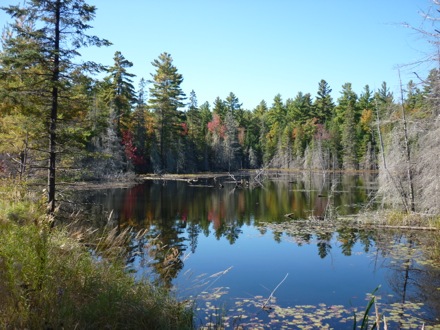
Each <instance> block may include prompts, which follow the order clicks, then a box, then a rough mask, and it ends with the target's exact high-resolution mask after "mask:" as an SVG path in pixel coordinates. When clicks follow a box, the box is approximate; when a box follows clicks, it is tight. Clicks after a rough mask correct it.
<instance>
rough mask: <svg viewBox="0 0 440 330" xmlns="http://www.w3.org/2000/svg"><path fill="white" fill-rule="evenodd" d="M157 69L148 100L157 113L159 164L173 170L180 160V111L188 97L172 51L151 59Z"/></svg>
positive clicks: (162, 168) (164, 168) (163, 168)
mask: <svg viewBox="0 0 440 330" xmlns="http://www.w3.org/2000/svg"><path fill="white" fill-rule="evenodd" d="M152 65H153V66H154V67H155V68H156V72H155V73H154V74H152V78H153V79H152V81H151V82H152V83H153V87H151V88H150V99H149V104H150V107H151V109H152V110H153V112H154V114H155V119H156V135H157V142H158V144H159V146H158V150H159V158H160V164H158V165H159V168H160V169H161V170H167V171H174V170H175V168H176V167H175V166H176V164H177V151H178V150H177V142H178V140H179V134H180V133H181V131H182V126H181V112H180V110H179V109H180V108H183V106H184V103H183V101H184V100H185V94H184V93H183V91H182V89H181V87H180V85H181V84H182V82H183V76H182V75H181V74H180V73H178V71H177V68H176V67H175V66H174V65H173V59H172V57H171V55H170V54H168V53H162V54H160V55H159V58H158V59H155V60H154V61H153V62H152Z"/></svg>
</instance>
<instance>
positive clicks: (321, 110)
mask: <svg viewBox="0 0 440 330" xmlns="http://www.w3.org/2000/svg"><path fill="white" fill-rule="evenodd" d="M331 91H332V90H331V88H330V86H329V85H328V83H327V82H326V81H325V80H324V79H322V80H321V81H320V82H319V87H318V96H317V97H316V99H315V102H314V103H313V109H314V112H315V116H316V118H317V119H318V123H320V124H324V123H326V122H327V121H329V120H330V119H331V118H332V116H333V111H334V108H335V104H334V103H333V99H332V97H331V94H330V93H331Z"/></svg>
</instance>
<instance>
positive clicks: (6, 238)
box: [0, 181, 193, 329]
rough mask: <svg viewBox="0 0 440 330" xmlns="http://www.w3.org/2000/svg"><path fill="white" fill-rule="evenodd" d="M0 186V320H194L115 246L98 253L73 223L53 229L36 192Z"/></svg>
mask: <svg viewBox="0 0 440 330" xmlns="http://www.w3.org/2000/svg"><path fill="white" fill-rule="evenodd" d="M0 194H1V195H0V241H1V242H2V244H1V245H0V297H1V298H0V328H2V329H7V328H20V329H24V328H30V329H43V328H54V329H59V328H64V329H74V328H76V329H101V328H105V329H120V328H124V329H191V328H192V327H193V325H192V310H191V309H188V308H187V307H185V306H184V305H183V304H181V303H179V302H178V301H177V300H176V299H174V298H173V297H172V296H170V295H169V293H168V292H167V291H165V290H163V289H161V288H158V287H154V286H152V285H151V284H150V283H148V282H140V283H139V282H135V281H134V279H133V277H132V276H130V274H128V273H127V272H126V270H125V265H124V262H123V260H122V259H121V258H119V256H118V254H117V253H116V254H112V255H111V257H108V256H107V257H101V256H99V254H98V252H97V251H98V250H97V249H96V246H95V247H91V246H93V244H92V245H89V244H85V241H86V240H84V237H85V236H84V234H83V233H82V232H81V231H78V228H76V229H75V230H74V229H73V227H69V226H62V225H60V226H56V227H55V228H53V229H51V228H50V227H51V226H50V221H48V220H47V218H46V216H45V212H44V210H45V208H44V206H43V205H44V204H43V203H42V202H40V196H38V194H35V193H31V192H29V190H28V189H26V187H25V186H20V185H17V184H16V183H14V182H5V181H2V182H1V186H0ZM102 241H103V240H101V242H102Z"/></svg>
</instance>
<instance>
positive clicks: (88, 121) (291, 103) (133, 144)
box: [0, 0, 440, 211]
mask: <svg viewBox="0 0 440 330" xmlns="http://www.w3.org/2000/svg"><path fill="white" fill-rule="evenodd" d="M3 9H4V10H5V11H6V13H7V14H9V16H10V17H11V21H10V22H9V24H8V25H7V26H6V27H5V28H4V31H3V34H2V40H1V41H2V47H1V53H0V77H1V79H0V121H1V124H0V140H1V141H2V143H1V145H0V174H1V175H2V176H12V177H19V178H21V179H23V180H24V179H30V178H31V179H35V180H38V179H41V178H45V177H48V191H49V192H48V194H49V195H48V200H49V202H50V201H54V200H55V188H54V187H55V185H56V184H55V182H56V181H57V182H58V181H60V182H63V181H72V180H75V181H84V180H86V181H87V180H93V181H99V180H113V179H115V178H117V177H120V176H122V175H126V174H127V173H136V174H145V173H155V174H164V173H180V174H181V173H196V172H206V171H211V172H219V171H221V172H233V171H236V170H240V169H262V168H272V169H273V168H275V169H300V170H348V171H352V170H368V171H370V170H373V171H376V170H381V178H382V180H383V181H384V182H388V186H387V189H386V190H387V191H385V193H389V194H390V195H391V196H400V197H402V196H403V197H404V199H405V200H406V201H405V203H404V204H405V205H406V207H407V208H409V209H415V208H417V209H419V210H423V211H434V210H437V209H438V205H440V203H438V202H439V200H438V197H433V196H436V195H437V196H438V195H440V194H438V187H437V186H438V180H439V179H438V178H439V173H438V166H437V161H438V155H439V149H440V147H439V143H438V136H439V134H438V132H439V102H438V98H439V93H440V84H439V77H440V76H439V70H438V69H437V68H434V69H432V70H431V71H430V72H429V74H428V75H427V76H424V77H421V76H420V75H418V74H417V73H415V74H414V80H411V81H406V82H401V93H399V95H395V93H392V92H390V88H389V86H388V85H387V82H385V81H384V82H383V83H382V85H381V86H380V88H378V89H377V90H372V89H371V88H370V87H369V85H368V82H365V87H364V88H363V89H362V90H360V91H355V90H353V88H352V84H351V83H350V82H346V83H345V84H344V85H343V86H330V85H329V83H328V82H327V81H326V80H325V79H322V80H321V81H317V82H316V91H315V92H313V93H309V92H298V93H297V94H296V95H293V96H291V95H280V94H277V95H274V97H273V99H272V100H261V103H260V104H258V106H256V107H255V108H254V109H245V108H243V106H242V104H241V103H240V98H239V95H240V91H231V92H230V93H229V95H226V96H225V95H223V96H219V97H217V98H216V99H214V100H212V101H211V102H204V103H202V104H200V103H199V102H198V100H197V91H194V90H191V91H184V90H182V88H181V84H182V82H183V80H184V76H183V75H182V74H181V73H180V72H179V69H178V68H177V67H176V66H175V65H174V64H173V57H172V55H171V54H169V53H167V52H163V53H161V54H159V55H158V57H157V58H155V59H150V61H151V63H152V65H153V67H154V70H155V71H154V72H145V78H141V77H137V78H140V80H139V81H140V82H139V84H138V85H137V86H135V84H134V82H133V81H134V78H135V75H134V74H133V73H132V72H130V68H131V67H132V66H133V63H132V62H130V59H127V58H125V57H124V54H123V50H121V51H117V52H115V54H114V57H113V64H112V65H111V66H103V65H101V64H100V63H97V62H90V61H88V62H83V61H82V58H81V48H83V47H106V46H107V45H110V43H111V42H110V41H109V40H106V39H101V38H99V37H97V36H93V35H89V34H88V30H89V28H90V27H91V25H89V24H90V23H91V21H92V20H93V18H94V15H95V10H96V8H95V7H94V6H89V5H87V4H86V3H85V2H84V1H81V0H75V1H73V0H72V1H56V0H54V1H44V2H41V1H29V2H27V4H26V6H24V7H21V6H18V5H17V6H16V5H10V6H8V7H5V8H3ZM436 31H437V30H435V29H433V30H432V31H421V32H420V33H425V34H428V35H429V36H430V38H431V39H432V41H433V42H434V43H436V44H438V41H439V39H438V32H436ZM433 57H434V59H433V67H437V65H436V64H435V63H438V58H436V57H435V56H433ZM97 73H100V74H99V75H96V74H97ZM97 77H99V78H97ZM323 78H325V77H323ZM332 90H333V92H332ZM332 95H335V96H333V97H332ZM433 178H435V180H433ZM55 180H56V181H55ZM415 196H417V200H415V198H416V197H415ZM400 197H398V198H397V199H400V201H401V198H400Z"/></svg>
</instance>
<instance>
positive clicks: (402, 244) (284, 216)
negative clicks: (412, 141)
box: [81, 173, 440, 329]
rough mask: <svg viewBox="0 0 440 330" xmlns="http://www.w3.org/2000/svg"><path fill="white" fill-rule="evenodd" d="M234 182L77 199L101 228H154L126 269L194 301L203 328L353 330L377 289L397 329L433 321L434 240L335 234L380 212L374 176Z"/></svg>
mask: <svg viewBox="0 0 440 330" xmlns="http://www.w3.org/2000/svg"><path fill="white" fill-rule="evenodd" d="M235 179H236V180H237V181H238V182H240V184H239V185H237V182H235V181H233V180H232V179H231V177H227V176H226V177H223V178H221V177H219V178H217V179H216V180H215V181H214V180H212V179H203V180H198V181H197V182H187V181H162V180H158V181H149V182H146V183H145V184H141V185H137V186H135V187H133V188H130V189H108V190H100V191H94V192H83V193H82V194H81V198H82V200H83V201H87V202H88V203H91V204H89V205H92V207H91V209H92V212H93V214H94V217H93V219H94V221H95V224H96V225H98V226H100V225H104V224H106V223H107V222H108V220H109V219H110V222H111V223H112V224H113V225H115V226H121V228H122V227H125V226H127V225H129V226H132V227H134V228H137V229H148V233H147V235H146V237H144V238H143V239H141V240H133V241H132V242H131V246H130V249H129V255H128V256H127V260H128V262H129V265H130V267H131V269H132V270H133V271H134V272H135V276H137V278H139V279H141V278H143V277H148V278H149V279H151V280H153V281H155V282H157V283H158V284H160V285H164V286H167V287H170V288H171V287H172V288H173V289H174V290H175V291H176V294H177V295H178V296H179V297H181V298H182V299H185V298H189V297H191V298H196V301H197V305H198V315H197V322H198V323H199V324H200V325H203V324H207V323H209V322H214V323H219V322H220V320H221V315H224V316H225V317H224V318H223V319H222V321H221V322H223V324H224V325H225V326H226V327H231V328H233V327H235V326H237V325H239V324H240V325H243V326H248V327H266V328H271V329H272V328H282V327H283V326H284V327H288V328H289V327H290V328H292V327H298V328H300V327H305V328H325V327H326V326H328V327H330V326H331V327H334V328H337V329H344V328H347V329H348V328H352V325H353V320H352V316H353V312H354V311H355V310H359V311H360V310H363V309H365V306H366V304H367V302H368V300H369V297H368V296H367V295H368V293H370V292H372V291H373V290H374V289H375V288H377V287H378V286H380V289H379V290H378V292H377V295H378V296H379V298H378V299H379V300H378V301H379V305H380V307H381V310H382V311H383V312H384V313H385V314H386V313H388V314H387V315H388V319H389V320H390V322H395V323H394V325H395V326H396V327H400V326H402V327H408V328H417V327H418V328H420V326H421V324H422V323H423V322H427V324H429V323H432V322H438V316H439V311H440V308H439V301H440V295H439V290H437V288H438V287H440V283H439V278H440V277H439V276H438V275H439V273H438V270H437V269H436V268H434V267H432V266H431V264H430V263H428V262H427V261H426V260H427V259H428V257H427V252H426V251H424V250H423V249H422V248H421V246H423V245H424V244H425V245H426V242H427V241H430V240H433V241H435V238H433V237H432V234H429V233H422V232H419V233H410V232H406V233H401V232H393V231H380V232H377V231H375V230H366V229H354V228H348V227H346V226H341V225H339V226H334V225H331V226H329V225H328V221H327V220H326V219H328V218H329V217H339V218H341V217H342V218H343V217H347V216H349V215H351V214H354V213H357V212H359V211H360V210H362V209H363V208H366V207H369V208H374V207H375V205H374V203H372V202H371V201H374V196H375V192H376V188H375V187H376V183H375V178H374V176H371V175H353V176H342V175H335V174H333V175H329V174H326V175H322V174H313V173H308V174H302V173H297V174H289V175H285V174H284V175H279V176H276V177H272V178H270V180H264V181H261V182H256V181H254V180H253V178H252V177H243V178H242V177H239V176H236V177H235ZM242 180H243V181H242ZM241 183H242V184H241ZM292 223H293V225H289V226H288V225H287V224H292ZM278 285H279V287H278V288H277V286H278ZM275 288H277V289H276V290H275V291H274V289H275ZM269 297H272V298H271V299H269ZM262 307H263V308H262ZM341 322H342V323H341Z"/></svg>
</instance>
